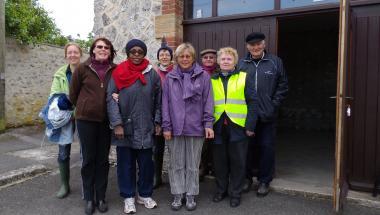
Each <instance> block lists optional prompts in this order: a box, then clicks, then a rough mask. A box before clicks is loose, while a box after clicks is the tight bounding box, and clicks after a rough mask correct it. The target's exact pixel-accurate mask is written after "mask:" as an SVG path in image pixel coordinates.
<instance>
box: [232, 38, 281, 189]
mask: <svg viewBox="0 0 380 215" xmlns="http://www.w3.org/2000/svg"><path fill="white" fill-rule="evenodd" d="M245 42H246V45H247V50H248V53H247V55H246V57H245V58H244V59H241V60H240V62H239V65H238V67H239V70H243V71H247V72H248V74H249V75H252V76H254V77H253V79H254V80H255V89H256V92H257V97H258V110H257V111H255V113H256V114H258V120H257V124H256V131H255V137H254V138H252V139H251V144H250V145H249V149H248V157H247V180H246V184H245V186H244V191H246V192H248V191H249V190H250V188H251V185H252V177H253V171H252V169H253V159H255V158H254V153H255V151H254V150H257V149H258V150H259V152H258V153H255V154H258V155H259V159H258V160H259V162H258V175H257V179H258V181H259V186H258V190H257V196H259V197H264V196H266V195H267V194H268V193H269V184H270V182H271V181H272V179H273V174H274V164H275V158H274V156H275V152H274V147H275V146H274V140H275V131H276V128H275V126H276V125H275V124H276V119H277V115H278V110H279V107H280V105H281V103H282V102H283V100H284V99H285V97H286V95H287V92H288V79H287V76H286V73H285V69H284V67H283V64H282V60H281V59H280V58H279V57H277V56H275V55H272V54H270V53H268V52H267V51H266V50H265V35H264V34H263V33H261V32H253V33H251V34H249V35H248V36H247V37H246V40H245ZM255 145H256V146H258V147H256V148H255V147H254V146H255Z"/></svg>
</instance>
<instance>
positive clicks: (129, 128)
mask: <svg viewBox="0 0 380 215" xmlns="http://www.w3.org/2000/svg"><path fill="white" fill-rule="evenodd" d="M124 135H125V136H131V135H133V122H132V119H130V118H128V119H126V120H124Z"/></svg>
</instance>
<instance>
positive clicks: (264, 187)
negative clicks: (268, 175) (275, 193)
mask: <svg viewBox="0 0 380 215" xmlns="http://www.w3.org/2000/svg"><path fill="white" fill-rule="evenodd" d="M268 193H269V184H266V183H261V182H260V183H259V188H258V189H257V193H256V195H257V197H264V196H266V195H268Z"/></svg>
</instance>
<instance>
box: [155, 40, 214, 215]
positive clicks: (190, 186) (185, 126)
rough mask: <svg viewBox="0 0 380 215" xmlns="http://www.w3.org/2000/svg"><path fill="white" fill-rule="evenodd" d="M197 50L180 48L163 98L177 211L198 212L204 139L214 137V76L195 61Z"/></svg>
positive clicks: (171, 184)
mask: <svg viewBox="0 0 380 215" xmlns="http://www.w3.org/2000/svg"><path fill="white" fill-rule="evenodd" d="M195 59H196V58H195V49H194V47H193V46H192V45H191V44H190V43H183V44H181V45H180V46H178V48H177V49H176V51H175V53H174V60H175V62H176V66H175V68H174V71H172V72H170V73H169V74H168V75H167V76H166V78H167V79H166V81H165V82H164V85H163V96H162V128H163V131H164V132H163V135H164V138H165V140H166V144H167V145H168V149H169V157H170V161H169V162H170V164H169V182H170V188H171V193H172V194H173V195H174V201H173V202H172V204H171V207H172V209H173V210H179V209H180V208H181V207H182V198H184V197H185V196H186V209H187V210H189V211H190V210H195V208H196V202H195V198H194V197H195V196H196V195H198V194H199V177H198V175H199V162H200V159H201V151H202V145H203V142H204V138H213V137H214V131H213V130H212V125H213V121H214V116H213V112H214V101H213V95H212V87H211V82H210V76H209V75H208V74H207V73H206V72H205V71H204V70H203V69H202V68H201V66H199V65H198V64H197V63H196V61H195Z"/></svg>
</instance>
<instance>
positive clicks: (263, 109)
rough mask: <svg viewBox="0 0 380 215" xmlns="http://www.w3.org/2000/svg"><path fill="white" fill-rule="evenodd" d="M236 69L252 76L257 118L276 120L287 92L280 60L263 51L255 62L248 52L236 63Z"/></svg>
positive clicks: (285, 76)
mask: <svg viewBox="0 0 380 215" xmlns="http://www.w3.org/2000/svg"><path fill="white" fill-rule="evenodd" d="M238 70H243V71H246V72H248V75H249V76H253V77H251V78H253V80H254V85H255V89H256V92H257V99H258V118H259V120H261V121H264V122H272V121H274V120H276V118H277V115H278V110H279V107H280V105H281V103H282V102H283V100H284V99H285V97H286V95H287V93H288V78H287V75H286V72H285V69H284V66H283V64H282V60H281V59H280V58H279V57H277V56H274V55H271V54H268V53H266V52H265V54H264V56H263V58H262V59H261V60H260V61H258V62H257V63H255V61H254V60H253V59H252V58H251V54H250V53H248V54H247V55H246V57H245V58H244V59H241V60H240V61H239V64H238Z"/></svg>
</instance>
